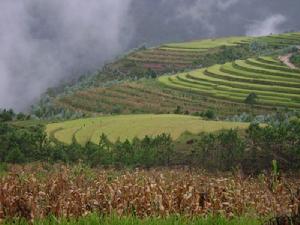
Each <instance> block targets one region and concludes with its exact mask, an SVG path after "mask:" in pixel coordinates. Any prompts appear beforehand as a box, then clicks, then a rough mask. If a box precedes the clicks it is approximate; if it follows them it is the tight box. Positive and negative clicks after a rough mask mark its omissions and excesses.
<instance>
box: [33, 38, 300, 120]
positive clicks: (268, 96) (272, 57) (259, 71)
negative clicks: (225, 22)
mask: <svg viewBox="0 0 300 225" xmlns="http://www.w3.org/2000/svg"><path fill="white" fill-rule="evenodd" d="M298 45H300V33H287V34H281V35H271V36H266V37H257V38H254V37H227V38H219V39H207V40H195V41H190V42H183V43H170V44H163V45H161V46H158V47H153V48H145V47H141V48H139V49H136V50H133V51H132V52H130V53H128V54H126V55H124V56H122V57H120V58H119V59H117V60H116V61H115V62H113V63H110V64H107V65H106V66H104V68H103V70H101V71H99V72H97V73H96V74H94V75H90V76H85V77H83V78H82V79H81V80H80V81H79V82H77V83H76V84H74V85H72V86H66V87H64V88H57V89H52V90H49V91H48V92H47V94H46V95H45V97H44V98H43V99H42V100H41V101H40V103H39V104H38V105H36V106H35V107H34V108H33V112H34V113H35V114H36V115H37V116H39V117H44V118H53V117H56V118H76V117H81V116H92V115H103V114H131V113H173V112H174V111H175V110H176V109H177V108H178V107H180V109H181V113H186V114H193V113H201V112H205V111H207V110H214V111H215V112H217V114H218V116H219V117H221V118H225V117H227V116H232V115H237V114H240V113H242V112H251V113H255V114H263V113H266V112H272V111H274V110H275V109H278V108H291V109H297V108H299V97H298V94H299V90H298V88H299V76H300V73H299V71H300V70H299V69H290V68H288V67H287V66H286V65H284V64H282V63H281V62H280V61H278V56H280V55H284V54H287V53H291V52H295V51H297V48H296V47H297V46H298ZM165 74H175V75H172V76H170V77H167V76H163V77H161V78H158V79H157V77H160V76H161V75H165ZM253 93H255V95H256V97H257V99H256V101H255V102H252V103H253V104H251V107H250V106H249V104H246V103H245V100H246V98H247V96H248V95H250V94H253Z"/></svg>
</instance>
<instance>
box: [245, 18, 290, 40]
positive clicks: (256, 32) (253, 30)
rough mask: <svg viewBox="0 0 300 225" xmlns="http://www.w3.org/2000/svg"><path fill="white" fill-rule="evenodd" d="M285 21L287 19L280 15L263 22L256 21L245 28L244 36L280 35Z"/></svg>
mask: <svg viewBox="0 0 300 225" xmlns="http://www.w3.org/2000/svg"><path fill="white" fill-rule="evenodd" d="M286 21H287V18H286V17H285V16H283V15H281V14H276V15H272V16H270V17H268V18H266V19H265V20H263V21H256V22H254V23H252V24H250V25H248V26H247V27H246V29H247V31H246V34H247V35H249V36H264V35H269V34H277V33H281V32H282V31H283V30H282V29H281V28H280V26H281V25H282V24H284V23H285V22H286Z"/></svg>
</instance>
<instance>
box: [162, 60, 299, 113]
mask: <svg viewBox="0 0 300 225" xmlns="http://www.w3.org/2000/svg"><path fill="white" fill-rule="evenodd" d="M159 81H160V82H161V83H163V84H164V85H166V86H169V87H173V88H174V89H178V88H182V89H185V90H193V91H195V92H199V93H201V94H203V95H207V96H210V97H214V98H217V99H226V100H228V101H233V102H241V103H242V102H244V101H245V99H246V97H247V96H248V95H249V94H250V93H253V92H254V93H256V94H257V96H258V99H257V101H256V103H257V104H260V105H269V106H274V107H290V108H300V89H299V87H300V70H298V69H290V68H288V67H287V66H286V65H284V64H282V63H281V62H279V61H278V60H277V59H275V58H272V57H260V58H257V59H254V58H251V59H247V60H237V61H235V62H232V63H226V64H224V65H214V66H212V67H209V68H204V69H200V70H195V71H191V72H188V73H180V74H175V75H172V76H162V77H160V78H159Z"/></svg>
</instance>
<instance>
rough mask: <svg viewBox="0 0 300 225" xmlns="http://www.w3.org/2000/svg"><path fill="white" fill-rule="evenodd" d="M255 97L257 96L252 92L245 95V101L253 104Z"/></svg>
mask: <svg viewBox="0 0 300 225" xmlns="http://www.w3.org/2000/svg"><path fill="white" fill-rule="evenodd" d="M257 98H258V96H257V94H256V93H254V92H252V93H250V94H249V95H248V96H247V97H246V99H245V103H246V104H249V105H254V104H256V100H257Z"/></svg>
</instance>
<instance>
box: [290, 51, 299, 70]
mask: <svg viewBox="0 0 300 225" xmlns="http://www.w3.org/2000/svg"><path fill="white" fill-rule="evenodd" d="M290 60H291V63H293V64H294V65H295V66H297V67H298V68H300V52H298V53H296V54H294V55H292V57H291V58H290Z"/></svg>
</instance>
